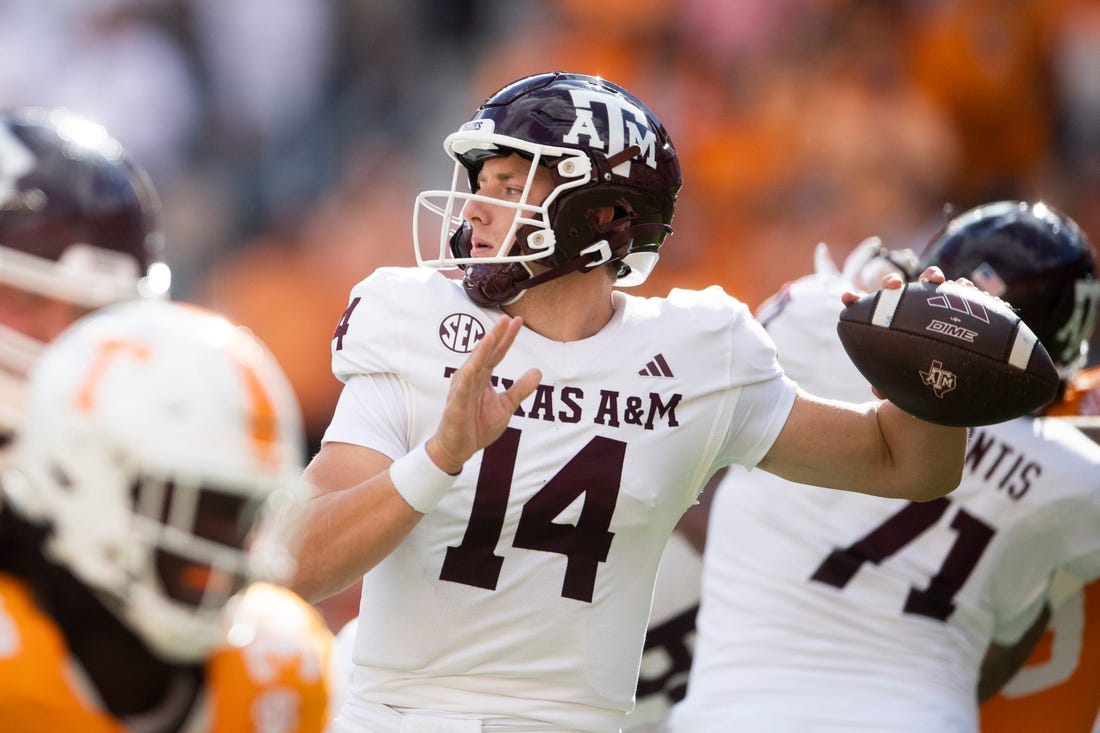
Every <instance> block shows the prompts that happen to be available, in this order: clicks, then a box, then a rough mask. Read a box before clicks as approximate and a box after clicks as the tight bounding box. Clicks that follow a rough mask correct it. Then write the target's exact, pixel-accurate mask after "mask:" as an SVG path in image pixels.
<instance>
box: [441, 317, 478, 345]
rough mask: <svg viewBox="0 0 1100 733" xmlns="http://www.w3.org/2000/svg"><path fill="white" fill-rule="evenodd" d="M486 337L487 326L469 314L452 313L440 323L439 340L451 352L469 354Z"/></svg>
mask: <svg viewBox="0 0 1100 733" xmlns="http://www.w3.org/2000/svg"><path fill="white" fill-rule="evenodd" d="M484 335H485V326H483V325H481V321H479V320H477V319H476V318H474V317H473V316H471V315H470V314H469V313H452V314H451V315H449V316H447V317H446V318H444V319H443V320H442V321H440V322H439V340H440V341H442V342H443V345H444V346H446V347H447V348H448V349H450V350H451V351H454V352H457V353H459V354H469V353H470V352H471V351H473V350H474V346H476V345H477V342H478V341H480V340H481V337H482V336H484Z"/></svg>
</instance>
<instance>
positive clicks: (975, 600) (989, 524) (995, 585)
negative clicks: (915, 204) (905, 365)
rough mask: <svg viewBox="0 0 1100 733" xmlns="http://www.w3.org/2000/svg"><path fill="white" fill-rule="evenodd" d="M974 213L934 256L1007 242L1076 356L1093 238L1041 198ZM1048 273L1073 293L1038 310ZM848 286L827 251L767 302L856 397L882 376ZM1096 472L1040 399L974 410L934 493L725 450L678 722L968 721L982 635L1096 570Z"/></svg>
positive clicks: (1032, 613) (789, 350)
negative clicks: (847, 340)
mask: <svg viewBox="0 0 1100 733" xmlns="http://www.w3.org/2000/svg"><path fill="white" fill-rule="evenodd" d="M971 215H972V216H973V217H974V220H973V221H972V222H971V223H970V224H969V225H966V224H965V223H964V225H963V226H962V227H961V228H960V227H956V228H954V229H953V228H952V225H950V224H949V225H948V228H947V229H946V230H945V231H946V232H948V233H947V234H945V235H941V239H940V240H934V242H933V245H932V246H931V248H930V250H929V254H926V255H925V257H926V258H928V257H930V256H936V253H942V252H943V251H944V247H945V245H944V242H943V240H944V239H946V240H959V239H961V240H963V243H962V248H963V249H964V250H967V249H975V248H979V247H981V248H983V249H985V246H986V244H987V243H988V242H993V243H994V244H995V246H996V248H997V250H998V252H997V253H994V254H988V253H983V254H985V255H986V256H985V257H984V258H983V262H985V264H986V266H987V268H988V273H989V275H990V277H998V278H1000V279H1002V280H1003V281H1004V282H1005V283H1007V286H1008V288H1009V291H1010V293H1011V292H1012V288H1013V287H1015V288H1016V290H1015V292H1016V293H1021V294H1023V295H1021V296H1020V297H1019V298H1018V299H1017V300H1013V299H1012V298H1011V297H1009V298H1006V299H1008V300H1009V302H1013V303H1014V302H1020V303H1021V306H1022V307H1021V316H1022V317H1023V318H1024V320H1025V322H1027V323H1028V324H1029V325H1032V327H1033V329H1034V330H1035V331H1036V333H1037V335H1039V336H1040V338H1043V337H1044V336H1046V337H1047V338H1046V340H1045V341H1044V345H1046V346H1047V348H1048V350H1049V351H1050V352H1051V354H1052V355H1053V356H1054V357H1055V360H1056V361H1057V362H1058V363H1060V364H1066V363H1067V362H1066V360H1064V359H1062V358H1061V355H1062V354H1065V353H1069V352H1071V351H1072V352H1073V353H1074V354H1076V353H1079V351H1080V349H1081V345H1082V343H1083V342H1084V340H1085V339H1086V338H1087V336H1088V328H1089V327H1090V326H1089V323H1090V321H1091V318H1092V315H1091V314H1088V315H1087V317H1081V314H1077V315H1076V316H1075V313H1074V311H1075V299H1076V298H1077V297H1078V295H1082V294H1083V295H1086V296H1087V298H1089V299H1091V303H1088V302H1081V303H1080V305H1082V306H1083V307H1085V308H1087V309H1090V310H1091V309H1095V303H1096V294H1097V290H1096V284H1097V283H1096V280H1095V277H1094V266H1093V262H1092V254H1091V251H1090V250H1089V248H1088V245H1087V243H1086V242H1083V241H1082V240H1080V239H1077V237H1079V233H1078V232H1077V229H1076V227H1075V226H1074V225H1073V224H1072V222H1071V221H1069V220H1068V219H1065V218H1063V217H1059V216H1057V215H1053V214H1052V215H1050V216H1047V215H1046V214H1045V213H1044V210H1043V209H1041V208H1040V207H1020V206H1016V205H1012V206H1002V207H996V206H991V207H987V208H985V209H980V210H979V211H978V213H977V214H976V215H974V214H971ZM963 216H964V217H965V216H967V215H963ZM975 222H976V223H975ZM967 227H969V228H967ZM975 230H978V231H975ZM1036 232H1038V235H1036V234H1035V233H1036ZM1067 240H1068V241H1067ZM1010 242H1021V243H1023V244H1022V245H1021V247H1022V248H1025V249H1026V248H1034V249H1035V250H1036V251H1034V252H1023V253H1021V252H1019V251H1018V250H1019V249H1020V248H1018V247H1014V246H1010V244H1008V243H1010ZM870 246H874V245H873V244H872V245H870ZM946 246H947V247H951V246H953V244H952V241H948V243H947V245H946ZM865 251H866V249H864V252H865ZM859 254H861V251H860V250H857V253H855V254H853V256H858V255H859ZM998 256H1004V257H1007V258H1009V259H1010V260H1015V262H1016V263H1017V264H1016V267H1017V268H1018V269H1017V270H1013V269H1011V267H1010V266H1005V267H999V265H1000V263H999V261H998ZM942 267H943V269H944V272H945V273H946V274H949V275H950V274H952V271H951V269H949V266H948V265H946V264H945V265H942ZM951 267H954V264H952V265H951ZM1028 268H1033V269H1035V270H1037V271H1032V269H1028ZM819 270H820V268H819ZM1021 270H1023V271H1024V272H1023V273H1021V272H1020V271H1021ZM963 274H965V275H970V274H971V273H970V271H969V270H965V271H964V272H963ZM1039 279H1041V280H1042V281H1043V285H1044V286H1045V287H1047V288H1056V289H1058V290H1060V291H1061V292H1062V294H1064V295H1065V298H1059V299H1056V300H1058V301H1060V302H1062V303H1065V304H1067V306H1066V308H1065V309H1064V310H1061V309H1060V310H1059V311H1058V312H1057V313H1054V314H1052V316H1053V317H1054V318H1055V319H1057V320H1058V323H1040V322H1039V320H1040V319H1041V318H1042V317H1043V316H1045V315H1046V313H1045V312H1044V311H1043V310H1042V308H1039V307H1038V306H1036V305H1035V304H1033V303H1031V304H1029V303H1028V302H1027V300H1026V297H1025V295H1026V293H1027V291H1028V288H1029V287H1031V288H1035V287H1037V282H1036V281H1037V280H1039ZM850 287H852V283H851V282H849V281H847V280H845V279H844V278H842V277H841V276H840V275H839V274H838V273H835V271H834V272H829V271H828V268H825V271H824V272H821V271H819V272H818V273H816V274H814V275H810V276H807V277H805V278H802V279H800V280H797V281H795V282H794V283H791V284H789V285H788V286H786V287H785V289H784V290H783V291H781V293H780V294H779V295H777V296H776V297H775V298H774V299H773V300H772V301H770V302H769V303H768V304H766V305H765V307H764V308H762V310H761V313H760V319H761V321H762V322H763V323H764V324H765V326H766V328H767V330H768V332H769V333H770V334H771V335H772V337H773V338H774V339H775V342H776V344H777V347H778V349H779V353H780V355H781V363H782V364H783V365H784V367H785V368H786V369H787V371H788V373H789V374H792V375H793V376H794V377H795V378H796V379H798V380H799V382H800V384H805V385H808V387H807V388H809V389H811V390H816V391H817V392H818V393H820V394H825V395H828V396H831V397H835V398H837V399H847V400H860V399H868V398H870V396H871V388H870V386H869V385H868V384H867V383H866V381H864V380H863V378H862V377H861V375H860V374H859V373H858V372H857V371H856V369H855V367H854V366H852V364H851V362H850V361H849V360H848V359H847V357H846V355H845V353H844V351H843V348H842V347H841V345H840V343H839V340H838V338H837V337H836V330H835V324H836V318H837V313H838V310H839V308H838V307H837V306H836V304H835V300H836V297H837V294H838V293H839V292H841V291H843V290H845V289H847V288H850ZM1046 302H1050V301H1049V299H1048V300H1047V301H1046ZM1029 308H1030V310H1029ZM1074 318H1078V319H1079V320H1078V321H1077V322H1076V323H1077V324H1078V326H1074V324H1073V319H1074ZM1067 324H1068V325H1067ZM1055 332H1056V333H1058V334H1059V336H1058V337H1057V338H1056V337H1054V336H1052V335H1050V334H1052V333H1055ZM1067 341H1068V344H1069V346H1068V348H1065V349H1064V348H1060V347H1061V346H1064V345H1065V342H1067ZM1098 481H1100V448H1098V446H1097V445H1096V444H1094V443H1093V442H1092V441H1091V440H1089V439H1088V438H1087V437H1086V436H1085V435H1083V434H1082V433H1080V432H1079V431H1078V430H1077V429H1076V428H1074V427H1072V426H1070V425H1069V424H1067V423H1066V422H1064V421H1061V420H1059V419H1055V418H1031V417H1023V418H1017V419H1015V420H1011V421H1009V422H1006V423H1002V424H998V425H991V426H987V427H982V428H976V429H974V430H973V431H972V434H971V437H970V442H969V449H968V453H967V458H966V466H965V469H964V476H963V481H962V483H961V484H960V486H959V488H957V489H956V490H955V491H954V492H952V493H951V494H950V495H949V496H946V497H941V498H939V499H936V500H934V501H930V502H925V503H913V502H905V501H898V500H895V499H884V498H880V497H874V496H867V495H862V494H855V493H851V492H843V491H834V492H826V491H817V490H813V489H810V488H808V487H806V486H804V485H800V484H796V483H792V482H788V481H784V480H782V479H780V478H777V477H776V476H773V475H770V474H767V473H764V472H761V471H755V472H752V473H749V472H747V471H743V470H738V468H737V467H732V468H731V469H730V471H729V473H728V474H727V475H726V477H725V479H724V480H723V482H722V484H721V485H720V488H719V490H718V493H717V495H716V496H715V498H714V502H713V505H712V508H711V513H710V527H709V531H708V533H707V547H706V552H705V556H704V576H703V597H702V601H701V606H700V613H699V617H698V628H697V634H698V636H697V642H696V649H695V657H694V660H693V664H692V669H691V674H690V678H689V682H688V692H687V697H686V698H685V700H684V701H683V702H682V703H680V704H679V705H677V706H676V707H675V708H674V710H673V713H672V717H671V721H672V730H673V731H677V732H680V731H683V732H684V733H687V732H688V731H690V732H691V733H707V732H709V731H715V732H717V731H728V730H733V729H737V727H738V726H747V728H746V729H751V730H755V731H807V730H814V731H853V730H876V731H882V730H889V731H894V732H904V731H912V732H913V733H917V732H918V731H919V732H921V733H924V732H926V731H937V733H951V732H956V731H958V732H962V731H976V730H977V727H978V726H977V711H978V703H979V697H980V696H988V694H991V693H992V692H995V691H996V688H997V686H998V685H999V684H1000V683H1003V681H1004V679H1005V678H1006V677H1007V674H1009V673H1011V671H1012V670H1007V673H1006V672H1005V671H1000V670H996V671H995V670H989V671H990V672H993V671H995V672H996V673H997V675H998V676H997V677H996V678H995V679H994V680H988V679H987V680H981V675H982V672H983V659H985V658H986V655H987V651H988V650H991V649H992V650H993V652H996V651H998V650H1001V649H1002V648H1003V647H1010V646H1012V645H1013V644H1015V643H1017V642H1018V640H1020V639H1021V638H1022V637H1025V634H1027V633H1028V632H1029V631H1030V630H1032V627H1033V624H1034V623H1035V622H1036V620H1037V619H1040V627H1039V628H1040V629H1041V624H1042V623H1045V617H1043V616H1041V614H1043V613H1044V605H1045V603H1046V601H1047V598H1048V592H1049V588H1050V583H1051V578H1052V576H1053V574H1054V572H1055V571H1056V570H1059V569H1061V570H1062V571H1063V572H1069V573H1072V574H1073V575H1075V576H1077V577H1080V578H1082V579H1088V578H1094V577H1096V576H1097V575H1098V574H1100V531H1098V528H1100V490H1098V485H1097V482H1098ZM1023 656H1026V650H1025V652H1024V655H1023ZM1020 661H1022V656H1021V659H1020ZM980 685H981V687H980ZM988 687H992V689H987V688H988ZM980 689H981V692H979V690H980Z"/></svg>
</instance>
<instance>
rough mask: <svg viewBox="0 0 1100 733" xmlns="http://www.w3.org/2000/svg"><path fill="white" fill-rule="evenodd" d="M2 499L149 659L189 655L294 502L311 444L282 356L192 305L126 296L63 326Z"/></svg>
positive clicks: (211, 641)
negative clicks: (269, 527) (43, 529)
mask: <svg viewBox="0 0 1100 733" xmlns="http://www.w3.org/2000/svg"><path fill="white" fill-rule="evenodd" d="M27 408H28V409H27V414H26V420H25V424H24V427H23V429H22V432H21V434H20V435H19V437H18V438H17V444H16V469H15V470H13V471H11V472H9V474H8V475H5V477H4V490H5V499H6V501H7V502H9V503H10V506H11V507H12V508H13V509H14V510H15V511H17V512H18V513H19V514H21V515H23V516H24V517H25V518H26V519H28V520H31V521H34V522H37V523H41V524H44V525H46V526H47V528H48V529H49V534H48V535H47V539H46V544H45V546H44V551H45V554H46V556H47V558H49V559H50V560H52V561H54V562H56V563H58V564H60V565H63V566H64V567H66V568H68V569H69V571H71V572H72V573H73V574H74V575H75V576H76V577H77V578H79V579H80V580H81V581H82V582H84V583H85V584H87V585H88V586H89V587H91V588H92V589H93V590H94V591H95V592H96V593H97V595H98V596H99V598H100V599H101V600H102V601H103V603H104V604H105V605H106V606H107V607H108V608H110V609H111V610H112V611H113V612H114V613H115V614H116V615H117V616H118V617H119V618H120V619H121V620H122V621H123V622H125V623H126V624H127V625H129V626H130V627H131V628H132V629H133V630H134V631H135V633H137V634H138V635H139V636H140V637H141V638H142V639H143V640H144V641H145V642H146V644H147V645H148V646H149V647H150V648H151V649H152V650H154V651H155V652H157V653H158V654H160V655H161V656H164V657H166V658H169V659H173V660H179V661H195V660H198V659H201V658H202V657H204V656H206V655H208V654H209V653H210V651H211V650H212V649H213V648H214V646H215V645H216V644H217V643H218V642H219V641H220V639H221V638H222V637H223V631H222V629H221V618H222V609H223V608H224V606H225V604H226V603H227V602H228V601H229V600H230V599H231V598H232V597H233V596H234V595H235V594H236V593H237V592H238V591H239V590H241V589H242V588H243V587H244V585H245V584H247V583H248V582H249V581H251V580H253V579H255V578H257V577H262V576H264V575H267V573H265V572H264V571H265V570H270V568H271V567H272V566H271V565H270V564H268V563H267V562H262V561H263V560H270V559H273V558H277V557H278V553H277V552H274V550H275V549H276V548H277V547H278V543H277V542H268V541H261V538H263V537H265V536H266V535H264V533H262V532H260V531H259V530H261V529H263V528H264V526H265V524H264V522H263V521H261V520H263V519H268V520H270V519H271V517H272V515H273V514H277V513H278V512H276V511H274V510H275V509H276V508H278V507H280V506H281V507H283V508H284V509H285V507H286V506H288V505H289V504H290V503H291V502H292V501H293V499H294V493H295V491H296V486H297V483H298V481H297V480H298V476H299V474H300V472H301V470H302V462H303V453H302V450H303V445H304V437H303V432H302V425H301V417H300V413H299V408H298V404H297V401H296V398H295V396H294V393H293V391H292V389H291V387H290V384H289V382H288V380H287V378H286V376H285V375H284V373H283V371H282V369H281V368H280V367H279V365H278V363H277V362H276V361H275V358H274V357H273V356H272V355H271V354H270V352H269V351H268V350H267V349H266V347H264V346H263V345H262V344H261V343H260V342H259V341H258V340H256V339H255V338H254V337H253V336H252V335H251V333H250V332H248V331H247V330H245V329H243V328H241V327H239V326H235V325H233V324H231V323H230V322H228V321H226V320H225V319H223V318H221V317H220V316H218V315H216V314H214V313H212V312H210V311H206V310H202V309H199V308H196V307H193V306H186V305H181V304H175V303H169V302H164V301H135V302H130V303H125V304H120V305H116V306H109V307H106V308H103V309H100V310H98V311H96V312H95V313H93V314H92V315H89V316H86V317H85V318H83V319H81V320H80V321H78V322H77V323H76V324H74V325H73V326H72V327H70V328H69V329H67V330H66V331H65V332H63V333H62V334H61V335H60V336H59V337H58V338H57V339H56V340H55V341H54V342H53V343H52V344H51V345H50V346H49V347H48V348H47V349H46V351H45V353H44V355H43V358H42V359H41V361H40V362H39V363H38V365H37V366H36V367H35V369H34V371H33V373H32V375H31V380H30V390H29V395H28V403H27Z"/></svg>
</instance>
